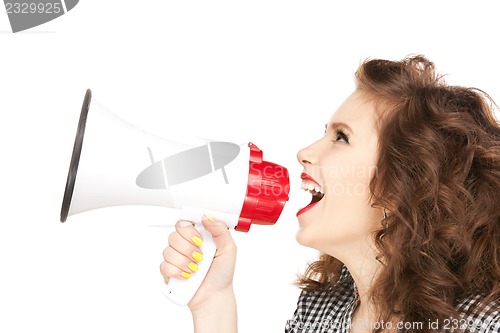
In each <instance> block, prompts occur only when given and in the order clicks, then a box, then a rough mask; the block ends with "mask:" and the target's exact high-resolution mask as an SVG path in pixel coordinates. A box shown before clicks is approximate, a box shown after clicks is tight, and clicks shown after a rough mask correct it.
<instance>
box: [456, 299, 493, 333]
mask: <svg viewBox="0 0 500 333" xmlns="http://www.w3.org/2000/svg"><path fill="white" fill-rule="evenodd" d="M482 300H483V298H482V297H481V296H479V295H478V296H474V297H469V298H467V299H464V300H462V301H461V302H460V303H459V304H458V305H457V310H458V311H459V312H460V314H461V323H460V325H461V327H466V328H467V329H466V331H468V332H471V333H500V302H491V303H488V304H484V303H483V301H482Z"/></svg>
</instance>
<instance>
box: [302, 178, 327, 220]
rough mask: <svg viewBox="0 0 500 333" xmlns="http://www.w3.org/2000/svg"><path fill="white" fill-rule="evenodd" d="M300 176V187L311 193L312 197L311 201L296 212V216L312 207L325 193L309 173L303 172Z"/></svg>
mask: <svg viewBox="0 0 500 333" xmlns="http://www.w3.org/2000/svg"><path fill="white" fill-rule="evenodd" d="M301 178H302V185H301V188H302V189H303V190H304V191H308V192H309V193H311V196H312V197H311V202H310V203H309V204H308V205H307V206H305V207H304V208H302V209H301V210H299V211H298V212H297V216H299V215H300V214H303V213H305V212H306V211H308V210H309V209H311V208H313V207H314V206H315V205H316V204H317V203H318V202H320V201H321V199H323V197H324V195H325V193H324V192H323V188H322V187H321V185H319V184H318V183H317V182H316V181H315V180H314V179H312V178H311V177H310V176H309V175H307V174H305V173H303V174H302V175H301Z"/></svg>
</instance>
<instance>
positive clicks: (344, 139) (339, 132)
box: [335, 130, 349, 143]
mask: <svg viewBox="0 0 500 333" xmlns="http://www.w3.org/2000/svg"><path fill="white" fill-rule="evenodd" d="M339 141H340V142H345V143H349V138H348V137H347V135H345V133H344V132H342V130H335V142H339Z"/></svg>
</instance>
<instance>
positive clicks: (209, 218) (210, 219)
mask: <svg viewBox="0 0 500 333" xmlns="http://www.w3.org/2000/svg"><path fill="white" fill-rule="evenodd" d="M207 220H209V221H210V222H212V223H214V222H215V220H214V219H213V218H211V217H209V216H207Z"/></svg>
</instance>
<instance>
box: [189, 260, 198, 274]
mask: <svg viewBox="0 0 500 333" xmlns="http://www.w3.org/2000/svg"><path fill="white" fill-rule="evenodd" d="M188 267H189V269H190V270H191V272H193V273H194V272H197V271H198V265H196V264H195V263H194V262H190V263H189V265H188Z"/></svg>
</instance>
